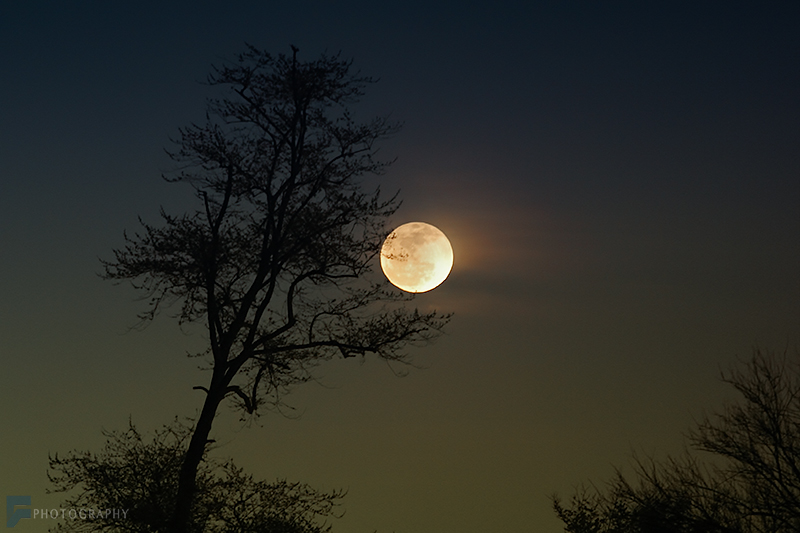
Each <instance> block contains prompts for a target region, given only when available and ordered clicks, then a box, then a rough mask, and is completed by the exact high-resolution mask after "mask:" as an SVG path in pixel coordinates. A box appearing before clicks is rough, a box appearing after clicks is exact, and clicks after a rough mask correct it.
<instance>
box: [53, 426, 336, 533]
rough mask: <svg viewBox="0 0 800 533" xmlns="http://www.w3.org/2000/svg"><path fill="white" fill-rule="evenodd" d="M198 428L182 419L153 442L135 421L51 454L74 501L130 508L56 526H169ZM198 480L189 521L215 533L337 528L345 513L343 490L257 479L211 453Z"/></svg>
mask: <svg viewBox="0 0 800 533" xmlns="http://www.w3.org/2000/svg"><path fill="white" fill-rule="evenodd" d="M191 433H192V431H191V427H188V426H184V425H181V424H178V423H177V422H176V423H173V424H171V425H169V426H165V427H164V428H163V429H162V430H161V431H157V432H156V433H155V435H154V436H153V438H152V439H150V440H146V439H144V438H143V437H142V435H141V434H140V433H139V431H138V430H137V429H136V428H135V427H134V426H133V425H132V424H131V425H130V426H129V428H128V430H127V431H124V432H111V433H106V437H107V439H108V440H107V442H106V445H105V448H104V449H103V450H102V451H101V452H100V453H96V454H95V453H90V452H72V453H69V454H67V456H66V457H59V456H58V455H56V456H55V457H51V458H50V469H51V472H49V473H48V475H49V477H50V480H51V481H52V482H53V484H54V486H55V489H54V491H55V492H70V493H73V494H72V495H71V496H70V497H69V499H68V500H67V501H66V502H65V503H66V505H67V507H70V508H77V509H99V510H101V511H102V510H106V509H118V510H125V515H124V516H121V515H120V516H119V517H115V516H114V515H113V514H109V515H104V514H100V515H99V516H94V517H93V518H92V519H80V518H79V519H74V520H64V521H62V522H60V523H59V524H58V526H57V527H56V528H55V531H56V532H63V533H66V532H75V533H98V532H103V531H116V532H120V531H121V532H126V533H151V532H156V531H165V530H167V529H168V528H169V525H170V520H171V514H170V510H171V509H173V508H174V505H175V498H176V497H177V492H178V477H179V473H180V469H181V465H182V463H183V458H184V456H185V453H186V447H187V444H188V442H189V439H190V437H191ZM195 486H196V487H197V496H196V497H195V499H194V502H193V505H192V512H191V517H190V525H191V527H192V529H195V530H198V531H205V532H208V533H257V532H258V533H325V532H327V531H330V526H329V525H327V524H326V523H325V522H324V519H326V518H329V517H336V516H338V515H337V514H336V509H337V506H338V505H339V501H340V500H341V498H342V497H343V493H342V492H341V491H332V492H327V493H325V492H319V491H316V490H314V489H312V488H310V487H309V486H307V485H304V484H300V483H288V482H286V481H277V482H275V483H266V482H264V481H255V480H254V479H253V478H252V476H248V475H245V474H244V472H243V471H242V470H241V469H240V468H237V467H236V466H235V465H234V464H233V462H232V461H224V462H223V461H218V460H208V459H207V460H204V461H203V462H202V463H201V464H200V466H199V468H198V471H197V476H196V478H195ZM76 492H77V494H76ZM320 520H323V521H320Z"/></svg>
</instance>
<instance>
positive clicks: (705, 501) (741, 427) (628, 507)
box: [553, 350, 800, 533]
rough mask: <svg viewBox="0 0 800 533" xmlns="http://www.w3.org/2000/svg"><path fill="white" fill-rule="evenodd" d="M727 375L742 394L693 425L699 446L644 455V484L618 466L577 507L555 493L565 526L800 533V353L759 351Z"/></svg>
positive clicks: (693, 440)
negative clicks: (657, 456) (659, 458)
mask: <svg viewBox="0 0 800 533" xmlns="http://www.w3.org/2000/svg"><path fill="white" fill-rule="evenodd" d="M723 380H724V381H725V382H726V383H729V384H731V385H732V386H733V387H734V388H735V389H736V390H737V391H738V392H739V394H740V401H739V402H738V403H733V404H730V405H728V406H726V408H725V409H724V410H723V411H722V412H720V413H717V414H714V415H712V416H706V417H705V418H704V419H703V420H702V421H701V422H700V423H699V424H698V426H697V427H696V428H695V429H693V430H692V431H691V432H690V433H689V435H688V440H689V445H690V448H691V450H693V451H688V452H687V453H686V454H685V455H683V456H681V457H679V458H671V459H668V460H667V461H664V462H656V461H654V460H648V461H637V462H636V469H635V472H634V477H635V482H633V483H632V482H630V481H628V479H627V478H626V477H625V476H623V475H622V474H621V473H619V472H618V473H617V475H616V476H615V478H614V479H612V481H611V482H610V483H608V485H607V487H606V488H605V490H599V489H596V488H594V489H592V490H587V489H581V490H580V491H578V492H577V493H576V494H575V495H573V497H572V499H571V503H570V507H565V506H564V505H562V504H561V502H560V500H559V499H558V498H557V497H555V498H554V501H553V506H554V509H555V512H556V514H557V515H558V517H559V518H560V519H561V520H562V521H563V522H564V524H565V530H566V531H568V532H569V533H589V532H591V533H611V532H615V533H616V532H619V533H623V532H625V533H627V532H631V533H633V532H639V531H642V532H659V531H663V532H681V533H684V532H690V533H695V532H698V533H699V532H710V533H714V532H718V533H789V532H795V533H796V532H797V531H800V354H795V355H794V356H789V355H788V354H787V353H784V354H782V355H779V354H775V353H773V352H764V351H761V350H755V352H754V354H753V357H752V358H751V359H750V360H748V361H747V362H745V363H743V364H740V365H739V366H737V367H735V368H734V369H733V370H732V371H731V372H729V373H728V374H725V375H723ZM693 452H694V453H693ZM697 452H700V454H704V455H705V458H706V459H707V460H705V461H701V456H699V454H698V453H697Z"/></svg>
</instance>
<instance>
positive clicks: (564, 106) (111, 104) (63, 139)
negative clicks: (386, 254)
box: [0, 1, 800, 533]
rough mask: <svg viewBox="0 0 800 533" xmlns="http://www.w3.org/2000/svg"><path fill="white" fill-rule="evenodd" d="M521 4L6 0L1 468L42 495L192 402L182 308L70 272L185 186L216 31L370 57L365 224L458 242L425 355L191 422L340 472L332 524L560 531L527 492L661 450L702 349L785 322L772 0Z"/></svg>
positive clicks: (346, 366) (788, 97) (269, 475)
mask: <svg viewBox="0 0 800 533" xmlns="http://www.w3.org/2000/svg"><path fill="white" fill-rule="evenodd" d="M112 4H113V5H112ZM525 4H526V3H523V2H499V3H494V4H492V5H491V6H490V4H489V2H473V3H468V2H458V3H456V2H452V3H434V4H430V3H416V2H402V3H400V2H398V3H394V4H393V5H392V6H386V5H384V4H383V3H379V2H373V3H358V2H322V1H320V2H303V1H298V2H280V3H279V2H263V1H262V2H243V1H232V2H225V3H223V2H219V1H209V2H171V3H169V5H167V6H163V5H157V4H156V3H149V2H128V3H109V2H80V3H78V2H59V3H56V2H51V3H48V2H36V1H31V2H24V3H23V2H15V3H12V2H4V3H3V4H2V6H0V80H2V81H0V102H2V106H1V107H0V125H2V127H0V182H1V183H2V193H0V245H1V246H2V253H1V254H0V279H1V280H2V281H1V282H0V291H1V292H0V362H1V363H2V366H0V405H2V410H0V424H1V425H0V427H2V431H0V497H2V496H3V495H11V494H30V495H32V498H33V503H34V507H55V506H58V502H59V501H60V499H59V498H58V497H54V496H52V495H51V496H48V495H45V489H46V488H47V487H48V482H47V477H46V471H47V457H48V454H49V453H55V452H60V453H64V452H67V451H69V450H73V449H79V450H99V449H100V447H101V446H102V443H103V437H102V435H101V430H102V429H103V428H105V429H122V428H124V427H125V426H126V424H127V421H128V418H129V417H130V418H131V419H132V420H133V422H134V423H135V424H137V426H138V427H139V428H140V429H141V430H143V431H151V430H153V429H155V428H157V427H159V426H160V425H162V424H165V423H168V422H169V421H170V420H171V419H172V418H173V417H174V416H176V415H180V416H190V415H192V414H194V413H195V412H196V410H197V409H198V408H199V407H200V405H201V401H202V393H200V392H198V391H193V390H192V386H194V385H198V384H202V383H204V382H205V380H206V379H207V376H204V375H203V374H202V373H201V372H199V371H198V370H197V369H196V365H197V362H196V361H195V360H190V359H187V358H186V357H184V355H183V354H184V353H185V352H187V351H191V350H193V349H195V348H197V347H199V346H202V342H203V340H202V336H201V335H198V334H197V333H196V332H192V331H181V330H180V329H179V328H178V326H177V325H176V324H175V322H174V321H173V320H171V319H170V318H169V316H166V315H165V316H162V317H161V318H159V319H158V320H157V321H156V322H155V323H153V324H152V325H151V326H150V327H148V328H146V329H144V330H143V331H136V330H133V331H131V330H130V328H131V326H133V325H135V324H136V313H137V312H139V311H141V310H142V309H143V303H142V302H138V301H136V296H137V295H136V293H135V292H134V291H132V290H131V289H130V288H128V287H125V286H114V285H112V284H110V283H107V282H104V281H102V280H100V279H99V278H98V277H97V275H96V274H97V272H99V270H100V264H99V260H98V259H99V258H110V257H111V250H112V249H113V248H115V247H119V246H120V245H121V244H122V242H123V241H122V231H123V230H124V229H126V228H127V229H129V230H133V229H135V228H136V217H137V215H142V216H143V217H144V218H145V219H147V220H151V221H152V220H155V219H156V216H157V212H158V208H159V206H160V205H164V206H165V207H166V208H167V209H168V210H172V211H179V210H181V209H183V208H185V207H187V206H190V205H191V201H192V196H191V194H190V192H189V191H188V190H187V189H186V188H183V187H181V186H179V185H170V184H166V183H164V182H163V181H162V180H161V179H160V175H161V172H163V171H166V170H168V169H169V168H170V162H169V160H168V159H167V158H166V156H165V155H164V152H163V148H164V147H168V146H169V142H170V141H169V139H170V138H171V137H174V136H175V135H176V133H177V129H178V128H179V127H181V126H183V125H186V124H188V123H190V122H191V121H201V120H202V119H203V114H204V99H205V98H206V97H207V96H209V95H210V93H209V88H208V87H205V86H203V85H202V84H201V83H198V82H199V81H201V80H203V79H204V78H205V75H206V74H207V73H208V71H209V69H210V66H211V65H212V64H221V63H222V62H224V61H226V60H227V59H230V58H231V57H232V56H233V55H234V54H235V53H237V52H239V51H241V50H243V48H244V43H245V42H248V43H252V44H253V45H256V46H258V47H261V48H264V49H267V50H269V51H272V52H287V53H288V52H289V51H290V48H289V45H290V44H294V45H296V46H297V47H299V48H300V50H301V56H302V57H305V58H309V59H310V58H314V57H316V56H317V55H318V54H319V53H321V52H322V51H325V50H327V51H329V52H335V51H339V50H341V52H342V54H343V55H344V56H345V57H352V58H353V59H354V60H355V65H356V67H357V68H359V69H360V70H361V71H362V72H364V73H366V74H369V75H373V76H377V77H379V78H380V80H381V81H380V82H379V83H378V84H377V85H375V86H373V87H372V88H371V90H370V93H369V95H368V98H367V99H366V100H365V102H364V104H363V105H362V106H361V107H359V108H358V111H359V116H363V117H369V116H371V115H372V114H375V113H382V114H383V113H391V114H392V116H393V117H394V118H397V119H399V120H402V121H403V122H404V123H405V127H404V129H403V131H402V132H401V133H400V134H398V135H397V136H395V137H394V138H393V139H391V140H390V141H389V142H387V143H385V144H384V148H383V149H384V152H385V153H386V155H387V156H388V157H394V156H397V158H398V160H397V163H396V164H395V165H394V166H393V167H392V168H391V169H390V171H389V173H388V174H387V175H386V176H385V177H384V178H383V188H384V190H387V191H393V190H396V189H400V190H401V196H402V198H403V199H404V204H403V207H402V208H401V210H400V211H399V212H398V214H397V215H396V216H395V219H394V220H393V222H396V223H397V224H398V225H399V224H401V223H404V222H409V221H415V220H420V221H425V222H429V223H431V224H434V225H436V226H437V227H439V228H440V229H442V230H443V231H444V232H445V233H446V234H447V235H448V236H449V237H450V239H451V241H452V244H453V247H454V250H455V267H454V270H453V272H452V274H451V276H450V278H449V279H448V280H447V281H446V282H445V283H444V284H443V285H442V286H441V287H439V288H438V289H436V290H434V291H432V292H431V293H427V294H423V295H419V296H417V298H416V303H417V305H418V306H420V307H421V308H425V309H428V308H431V307H436V308H439V309H441V310H445V311H453V312H455V313H456V316H455V318H454V320H453V322H452V324H451V325H450V327H449V329H448V334H447V335H446V336H445V337H443V338H442V339H440V340H439V341H438V342H437V343H436V344H434V345H432V346H429V347H426V348H423V349H420V350H417V351H416V356H417V362H418V363H419V365H420V366H422V367H425V368H424V369H421V370H416V369H411V371H410V373H409V375H407V376H406V377H404V378H398V377H396V376H395V375H394V372H393V370H398V369H392V368H389V367H388V366H387V365H386V364H384V363H382V362H380V361H376V360H372V359H369V358H368V359H367V360H366V361H365V362H363V363H360V362H358V361H354V360H348V361H336V362H333V363H331V364H330V365H327V366H325V367H324V368H322V372H321V374H320V380H319V383H311V384H308V385H306V386H304V387H302V388H301V389H298V390H297V391H296V393H295V394H294V395H293V396H292V397H290V398H289V401H290V403H291V404H292V405H293V406H294V407H295V410H294V411H293V412H290V413H289V414H290V415H291V416H292V418H286V417H282V416H280V415H278V414H267V415H265V416H263V417H262V418H261V419H260V421H259V423H258V424H254V425H252V427H243V426H242V424H240V423H239V422H237V418H236V416H234V415H233V414H232V413H230V412H228V411H227V410H226V411H225V412H223V413H222V414H221V415H220V417H219V418H218V420H217V423H216V426H215V435H214V436H215V438H216V440H217V442H218V443H219V444H220V448H219V449H218V450H217V452H216V453H218V454H220V455H224V456H230V457H233V458H234V459H236V460H237V462H238V463H240V464H241V465H242V466H244V467H246V468H247V469H248V470H249V471H250V472H252V473H253V474H255V475H257V476H259V477H262V478H266V479H274V478H276V477H286V478H289V479H290V480H299V481H306V482H309V483H311V484H313V485H314V486H316V487H318V488H322V489H329V488H335V487H344V488H347V489H348V490H349V495H348V496H347V498H346V500H345V508H346V515H345V517H344V518H343V519H341V520H339V521H337V522H336V523H335V526H334V531H348V532H364V533H370V532H372V531H373V530H376V529H377V530H378V531H379V532H381V533H388V532H391V531H395V532H397V533H441V532H446V531H457V532H460V533H485V532H487V531H504V532H517V531H520V532H522V531H526V532H527V531H533V532H558V531H561V528H560V523H559V522H558V520H556V519H555V517H554V515H553V513H552V511H551V510H550V501H549V499H548V497H549V495H550V494H552V493H553V492H559V493H561V494H563V495H569V493H570V491H571V489H572V487H573V486H575V485H578V484H580V483H583V482H587V481H590V480H594V481H596V482H600V483H602V480H603V479H606V478H608V477H609V476H610V475H611V474H612V473H613V468H614V466H623V467H624V465H626V464H627V461H628V457H629V456H630V453H631V452H632V451H639V452H645V453H653V454H656V455H658V456H663V455H664V454H667V453H675V452H678V451H679V450H680V449H681V446H682V437H681V434H682V433H683V432H684V431H685V430H686V429H688V428H689V427H690V426H691V424H692V421H693V419H695V418H697V417H699V416H701V415H702V413H703V412H704V410H713V409H715V408H719V407H720V406H721V405H722V402H723V401H724V400H725V399H726V398H730V397H731V392H730V391H729V390H728V389H727V388H726V387H725V386H724V385H722V384H721V383H720V382H719V379H718V377H719V371H720V369H725V368H727V367H728V366H729V365H730V364H732V363H733V362H734V361H736V358H737V356H738V357H746V356H747V355H748V354H749V353H750V352H751V349H752V347H753V346H754V345H758V346H761V347H764V348H777V349H780V350H782V349H784V348H785V347H786V346H790V347H794V346H797V345H798V344H800V211H798V208H799V207H800V31H798V28H799V27H800V3H797V2H771V3H767V4H766V5H765V4H764V3H758V4H757V3H755V2H753V3H749V7H746V6H745V7H742V6H743V5H745V4H746V3H744V2H703V3H697V2H664V3H663V4H664V5H662V6H660V7H658V6H653V5H651V4H653V3H650V2H648V3H645V2H614V3H601V2H533V3H532V4H530V5H525ZM645 4H647V5H645ZM53 525H54V523H53V522H50V523H48V522H45V521H41V520H39V521H36V520H27V521H23V522H20V523H19V524H18V525H17V526H16V528H17V530H18V531H19V533H34V532H40V531H45V530H46V528H47V527H49V526H50V527H51V526H53Z"/></svg>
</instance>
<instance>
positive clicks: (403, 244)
mask: <svg viewBox="0 0 800 533" xmlns="http://www.w3.org/2000/svg"><path fill="white" fill-rule="evenodd" d="M452 268H453V247H452V246H450V241H449V240H448V239H447V237H446V236H445V234H444V233H442V232H441V230H439V228H437V227H435V226H432V225H430V224H426V223H424V222H409V223H408V224H403V225H402V226H400V227H399V228H397V229H396V230H394V231H393V232H392V233H391V234H389V236H388V237H386V240H385V241H384V242H383V247H382V248H381V269H382V270H383V273H384V274H385V275H386V278H387V279H388V280H389V281H390V282H391V283H392V285H394V286H395V287H397V288H398V289H401V290H404V291H406V292H414V293H416V292H427V291H429V290H431V289H434V288H436V287H438V286H439V285H441V283H442V282H443V281H444V280H445V279H447V276H448V275H449V274H450V270H452Z"/></svg>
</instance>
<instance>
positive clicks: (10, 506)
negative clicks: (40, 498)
mask: <svg viewBox="0 0 800 533" xmlns="http://www.w3.org/2000/svg"><path fill="white" fill-rule="evenodd" d="M23 505H26V506H28V507H30V505H31V497H30V496H6V527H14V526H16V525H17V522H19V521H20V520H21V519H23V518H30V517H31V510H30V509H17V508H16V507H21V506H23Z"/></svg>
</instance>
